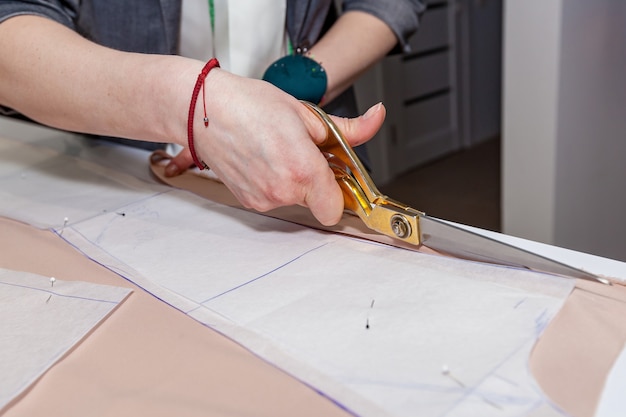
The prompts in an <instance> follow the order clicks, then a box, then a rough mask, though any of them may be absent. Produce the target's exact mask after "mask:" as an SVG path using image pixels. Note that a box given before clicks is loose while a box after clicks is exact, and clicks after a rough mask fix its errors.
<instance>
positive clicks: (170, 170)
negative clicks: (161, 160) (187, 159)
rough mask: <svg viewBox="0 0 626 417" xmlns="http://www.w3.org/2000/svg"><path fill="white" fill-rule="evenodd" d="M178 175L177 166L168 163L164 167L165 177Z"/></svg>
mask: <svg viewBox="0 0 626 417" xmlns="http://www.w3.org/2000/svg"><path fill="white" fill-rule="evenodd" d="M179 173H180V169H178V165H176V164H175V163H173V162H170V163H169V164H167V166H166V167H165V176H166V177H173V176H176V175H178V174H179Z"/></svg>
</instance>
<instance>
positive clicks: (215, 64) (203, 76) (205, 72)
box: [187, 58, 220, 170]
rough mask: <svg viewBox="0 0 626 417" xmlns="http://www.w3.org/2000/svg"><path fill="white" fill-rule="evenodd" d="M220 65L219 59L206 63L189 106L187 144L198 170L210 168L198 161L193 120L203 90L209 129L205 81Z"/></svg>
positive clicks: (203, 101) (206, 122)
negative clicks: (199, 95)
mask: <svg viewBox="0 0 626 417" xmlns="http://www.w3.org/2000/svg"><path fill="white" fill-rule="evenodd" d="M219 66H220V63H219V62H218V60H217V59H215V58H211V59H210V60H209V62H207V63H206V65H205V66H204V68H202V71H200V74H198V79H197V80H196V85H195V86H194V87H193V93H192V94H191V103H190V104H189V117H188V118H187V143H188V144H189V151H190V152H191V157H192V158H193V162H194V164H196V166H197V167H198V169H201V170H202V169H205V168H206V169H208V168H209V167H208V166H207V164H205V163H204V161H200V159H198V154H197V153H196V148H195V146H194V141H193V118H194V114H195V113H196V103H197V102H198V94H200V89H202V107H203V108H204V119H203V120H204V127H209V118H208V116H207V114H206V99H205V97H204V80H205V79H206V77H207V75H208V74H209V72H210V71H211V70H212V69H213V68H215V67H218V68H219Z"/></svg>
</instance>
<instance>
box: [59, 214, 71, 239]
mask: <svg viewBox="0 0 626 417" xmlns="http://www.w3.org/2000/svg"><path fill="white" fill-rule="evenodd" d="M69 221H70V219H68V218H67V217H65V218H64V219H63V227H62V228H61V233H60V235H61V236H63V230H65V226H67V222H69Z"/></svg>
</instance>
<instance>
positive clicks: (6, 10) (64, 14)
mask: <svg viewBox="0 0 626 417" xmlns="http://www.w3.org/2000/svg"><path fill="white" fill-rule="evenodd" d="M78 3H79V0H23V1H17V0H0V22H3V21H5V20H6V19H9V18H11V17H14V16H19V15H24V14H30V15H37V16H42V17H47V18H49V19H52V20H54V21H56V22H59V23H61V24H62V25H65V26H67V27H69V28H70V29H75V28H74V23H73V22H74V19H75V17H76V14H77V10H78Z"/></svg>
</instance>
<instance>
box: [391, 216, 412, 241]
mask: <svg viewBox="0 0 626 417" xmlns="http://www.w3.org/2000/svg"><path fill="white" fill-rule="evenodd" d="M391 230H393V233H394V234H395V235H396V236H398V237H399V238H400V239H406V238H407V237H409V236H411V223H409V221H408V220H407V219H406V217H404V216H401V215H399V214H395V215H393V216H392V217H391Z"/></svg>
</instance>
